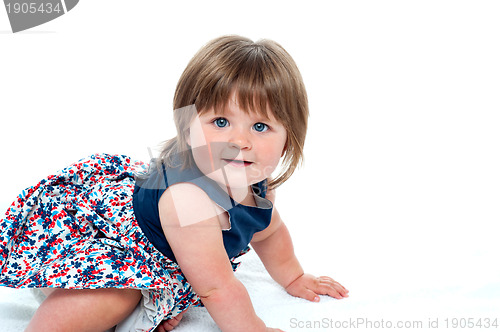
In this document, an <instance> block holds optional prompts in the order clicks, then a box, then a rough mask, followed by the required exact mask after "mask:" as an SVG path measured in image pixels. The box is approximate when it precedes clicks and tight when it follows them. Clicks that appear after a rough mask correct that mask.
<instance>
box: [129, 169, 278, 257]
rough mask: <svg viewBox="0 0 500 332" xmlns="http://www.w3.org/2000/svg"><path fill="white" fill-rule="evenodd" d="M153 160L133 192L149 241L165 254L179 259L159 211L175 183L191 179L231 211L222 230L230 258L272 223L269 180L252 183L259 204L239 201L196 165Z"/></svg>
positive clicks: (136, 212) (141, 222) (138, 217)
mask: <svg viewBox="0 0 500 332" xmlns="http://www.w3.org/2000/svg"><path fill="white" fill-rule="evenodd" d="M160 169H162V171H159V170H158V167H157V166H156V164H155V160H153V161H152V162H151V165H150V171H149V173H148V174H147V175H146V176H140V177H137V179H136V184H135V188H134V196H133V206H134V213H135V216H136V219H137V222H138V223H139V226H140V227H141V229H142V231H143V232H144V234H145V235H146V237H147V238H148V239H149V241H150V242H151V243H152V244H153V245H154V246H155V247H156V248H157V249H158V250H159V251H160V252H161V253H163V254H164V255H165V256H167V257H168V258H170V259H171V260H173V261H174V262H177V261H176V259H175V256H174V254H173V252H172V249H171V248H170V246H169V244H168V241H167V239H166V237H165V234H164V233H163V229H162V227H161V223H160V215H159V211H158V202H159V200H160V197H161V195H162V194H163V193H164V192H165V190H166V189H167V188H168V187H169V186H172V185H174V184H176V183H182V182H189V183H192V184H195V185H196V186H198V187H199V188H201V189H202V190H203V191H205V193H206V194H207V195H208V196H209V197H210V198H211V199H212V200H213V201H214V202H215V203H216V204H217V205H219V206H220V207H222V208H223V209H224V210H225V211H227V212H228V214H229V222H230V229H228V230H222V238H223V241H224V247H225V248H226V252H227V255H228V257H229V258H230V259H231V258H233V257H235V256H237V255H238V254H239V253H240V252H241V251H242V250H244V249H246V248H247V246H248V244H249V243H250V240H251V239H252V237H253V235H254V234H255V233H256V232H259V231H262V230H264V229H265V228H266V227H267V226H269V224H270V222H271V215H272V208H273V205H272V203H271V202H270V201H269V200H268V199H266V198H265V196H266V181H265V180H264V181H262V182H259V183H258V184H255V185H253V186H252V190H253V192H254V195H255V202H256V205H257V206H256V207H254V206H246V205H242V204H238V203H236V202H235V201H234V200H233V199H232V198H231V197H230V196H229V195H228V194H227V193H226V192H225V191H224V190H223V189H222V188H221V187H220V186H219V185H218V184H217V183H216V182H215V181H213V180H211V179H210V178H208V177H206V176H204V175H203V173H201V171H200V170H199V169H198V168H197V167H196V166H194V167H192V168H186V169H181V167H177V168H167V167H165V166H163V165H162V166H161V167H160Z"/></svg>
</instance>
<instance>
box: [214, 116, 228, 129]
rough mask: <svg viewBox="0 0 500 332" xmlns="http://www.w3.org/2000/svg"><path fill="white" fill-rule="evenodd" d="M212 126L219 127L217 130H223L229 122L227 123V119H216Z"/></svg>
mask: <svg viewBox="0 0 500 332" xmlns="http://www.w3.org/2000/svg"><path fill="white" fill-rule="evenodd" d="M214 124H215V125H216V126H217V127H219V128H224V127H227V125H228V124H229V122H228V121H227V119H224V118H218V119H215V120H214Z"/></svg>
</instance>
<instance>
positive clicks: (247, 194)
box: [223, 186, 255, 206]
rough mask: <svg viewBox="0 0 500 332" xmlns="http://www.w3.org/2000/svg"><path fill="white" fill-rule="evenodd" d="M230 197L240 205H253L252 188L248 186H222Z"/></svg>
mask: <svg viewBox="0 0 500 332" xmlns="http://www.w3.org/2000/svg"><path fill="white" fill-rule="evenodd" d="M223 189H224V190H225V191H226V192H227V193H228V194H229V196H231V198H232V199H233V200H234V201H235V202H237V203H239V204H242V205H248V206H255V198H254V195H253V190H252V188H251V187H250V186H249V187H242V188H230V187H226V188H223Z"/></svg>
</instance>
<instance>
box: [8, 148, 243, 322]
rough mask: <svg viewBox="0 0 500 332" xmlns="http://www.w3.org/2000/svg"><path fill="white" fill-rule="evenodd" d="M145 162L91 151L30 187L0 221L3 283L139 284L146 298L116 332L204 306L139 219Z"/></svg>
mask: <svg viewBox="0 0 500 332" xmlns="http://www.w3.org/2000/svg"><path fill="white" fill-rule="evenodd" d="M146 169H147V165H146V164H144V163H142V162H137V161H132V160H131V159H130V158H129V157H127V156H121V155H107V154H99V155H92V156H90V157H89V158H86V159H82V160H80V161H79V162H77V163H75V164H73V165H71V166H69V167H67V168H65V169H63V170H62V171H60V172H58V174H56V175H51V176H49V177H47V178H45V179H43V180H42V181H40V182H39V183H38V184H37V185H35V186H33V187H30V188H27V189H26V190H24V191H23V192H22V193H21V194H20V195H19V196H18V197H17V199H16V201H14V202H13V203H12V205H11V206H10V208H9V209H8V210H7V212H6V213H5V216H4V218H3V219H1V220H0V269H1V270H0V286H7V287H14V288H44V287H49V288H50V287H54V288H66V289H96V288H128V289H130V288H132V289H140V290H141V292H142V295H143V297H142V300H141V303H140V304H139V305H138V307H137V308H136V310H135V311H134V313H133V314H132V315H131V316H129V317H128V318H127V319H126V320H125V321H124V322H122V323H121V324H120V325H118V326H117V328H116V331H152V330H154V328H155V327H156V326H157V325H158V324H159V323H160V322H161V321H162V320H164V319H169V318H171V317H174V316H175V315H177V314H178V313H180V312H182V311H184V310H185V309H186V308H187V307H188V306H190V305H200V304H201V302H200V300H199V298H198V296H197V295H196V294H195V293H194V292H193V290H192V288H191V286H190V285H189V283H188V282H187V281H186V279H185V277H184V275H183V274H182V272H181V270H180V268H179V266H178V265H177V264H176V263H175V262H173V261H172V260H170V259H169V258H167V257H165V256H164V255H162V254H161V253H160V252H159V251H158V250H157V249H156V248H155V247H154V246H153V245H152V244H151V243H150V242H149V240H148V239H147V238H146V236H145V235H144V234H143V233H142V231H141V229H140V227H139V225H138V223H137V221H136V219H135V216H134V209H133V206H132V195H133V191H134V185H135V176H136V175H137V174H138V173H144V172H145V171H146ZM236 266H237V264H236V263H234V262H233V267H234V268H236Z"/></svg>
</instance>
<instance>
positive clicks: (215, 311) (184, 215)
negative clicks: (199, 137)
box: [159, 183, 266, 332]
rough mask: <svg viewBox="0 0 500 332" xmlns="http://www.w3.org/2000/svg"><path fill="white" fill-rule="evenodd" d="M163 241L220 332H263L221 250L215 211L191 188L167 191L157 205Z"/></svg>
mask: <svg viewBox="0 0 500 332" xmlns="http://www.w3.org/2000/svg"><path fill="white" fill-rule="evenodd" d="M159 211H160V219H161V222H162V227H163V230H164V233H165V236H166V238H167V240H168V242H169V244H170V246H171V248H172V250H173V252H174V255H175V257H176V259H177V262H178V264H179V266H180V267H181V270H182V272H183V273H184V275H185V276H186V278H187V280H188V281H189V283H190V284H191V286H192V287H193V289H194V291H195V292H196V293H197V294H198V295H199V296H200V298H201V300H202V302H203V304H204V305H205V307H206V308H207V310H208V312H209V313H210V315H211V316H212V318H213V319H214V321H215V322H216V323H217V325H218V326H219V327H220V329H221V330H222V331H231V332H233V331H266V326H265V324H264V322H263V321H262V320H261V319H260V318H258V317H257V315H256V313H255V311H254V309H253V306H252V303H251V301H250V297H249V295H248V293H247V291H246V289H245V287H244V286H243V284H242V283H241V282H240V281H239V280H238V279H236V277H235V276H234V273H233V270H232V268H231V263H230V261H229V258H228V256H227V253H226V251H225V249H224V244H223V241H222V234H221V226H220V223H219V219H218V215H219V213H221V212H222V211H221V210H220V211H217V207H216V206H215V204H214V203H213V202H212V201H211V200H210V198H209V197H208V196H207V195H206V193H205V192H203V191H202V190H201V189H200V188H198V187H196V186H194V185H192V184H187V183H183V184H178V185H175V186H172V187H170V188H169V189H168V190H167V191H165V193H164V194H163V195H162V197H161V199H160V202H159Z"/></svg>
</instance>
